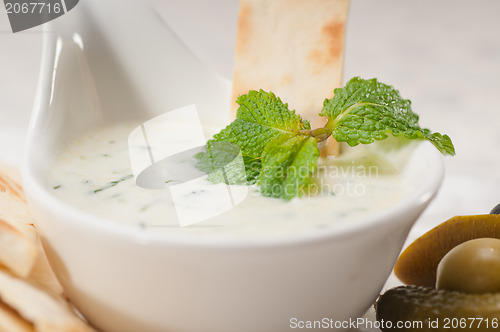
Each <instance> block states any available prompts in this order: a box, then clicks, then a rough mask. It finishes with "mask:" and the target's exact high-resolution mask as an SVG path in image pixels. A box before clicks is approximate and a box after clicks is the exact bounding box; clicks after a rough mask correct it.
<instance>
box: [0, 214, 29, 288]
mask: <svg viewBox="0 0 500 332" xmlns="http://www.w3.org/2000/svg"><path fill="white" fill-rule="evenodd" d="M37 256H38V248H37V245H36V243H35V242H34V241H33V239H30V238H28V237H27V236H25V235H24V234H23V233H22V232H20V231H19V230H18V229H16V228H14V227H13V226H12V225H10V224H8V223H6V222H5V221H3V220H2V219H0V262H1V263H3V264H4V265H5V266H6V267H8V268H9V269H10V270H11V271H12V272H13V273H15V274H16V275H18V276H20V277H23V278H26V277H28V275H29V274H30V272H31V269H32V267H33V265H34V264H35V260H36V257H37Z"/></svg>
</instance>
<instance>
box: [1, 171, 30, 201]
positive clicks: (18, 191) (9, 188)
mask: <svg viewBox="0 0 500 332" xmlns="http://www.w3.org/2000/svg"><path fill="white" fill-rule="evenodd" d="M0 191H1V192H4V193H8V194H11V195H12V196H14V197H17V198H18V199H20V200H22V201H24V202H26V198H25V197H24V192H23V190H22V188H21V186H20V185H19V184H18V183H17V182H16V181H14V180H13V179H12V178H11V177H10V176H8V175H6V174H5V173H3V172H2V173H1V174H0Z"/></svg>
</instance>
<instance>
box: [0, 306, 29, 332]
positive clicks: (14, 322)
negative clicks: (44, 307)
mask: <svg viewBox="0 0 500 332" xmlns="http://www.w3.org/2000/svg"><path fill="white" fill-rule="evenodd" d="M0 331H6V332H34V331H35V328H34V327H33V324H31V323H29V322H28V321H26V320H25V319H24V318H22V317H21V316H20V315H19V314H18V313H17V312H16V311H15V310H13V309H12V308H10V307H9V306H7V305H6V304H5V303H3V302H2V301H0Z"/></svg>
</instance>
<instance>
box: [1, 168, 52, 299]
mask: <svg viewBox="0 0 500 332" xmlns="http://www.w3.org/2000/svg"><path fill="white" fill-rule="evenodd" d="M5 169H6V168H5V167H4V166H2V165H0V170H3V172H2V171H0V264H3V265H5V267H7V268H8V269H9V270H10V271H12V273H14V274H15V275H17V276H19V277H22V278H29V279H30V280H33V281H36V282H38V283H40V284H41V285H43V286H45V287H47V288H48V289H50V290H51V291H52V292H54V293H55V294H61V293H62V287H61V285H60V284H59V282H58V281H57V278H56V276H55V275H54V272H53V271H52V269H51V267H50V265H49V263H48V261H47V258H46V256H45V253H44V251H43V248H42V246H41V244H40V240H39V238H38V235H37V233H36V230H35V227H34V225H33V218H32V217H31V214H30V212H29V208H28V205H27V203H26V200H25V198H24V193H23V191H22V189H21V187H20V186H19V184H18V183H17V182H16V181H15V180H13V177H16V174H14V175H13V176H11V173H10V172H9V175H7V174H6V173H5Z"/></svg>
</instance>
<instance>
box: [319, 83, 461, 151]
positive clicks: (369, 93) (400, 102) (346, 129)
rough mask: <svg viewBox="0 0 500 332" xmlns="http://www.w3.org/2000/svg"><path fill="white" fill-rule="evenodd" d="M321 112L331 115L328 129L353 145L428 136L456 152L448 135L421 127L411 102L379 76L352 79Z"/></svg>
mask: <svg viewBox="0 0 500 332" xmlns="http://www.w3.org/2000/svg"><path fill="white" fill-rule="evenodd" d="M320 115H322V116H326V117H327V118H328V123H327V125H326V128H327V130H329V131H330V132H331V135H332V136H333V137H334V138H335V140H337V141H338V142H347V143H348V144H349V145H350V146H355V145H358V144H360V143H362V144H368V143H372V142H373V141H374V140H382V139H385V138H387V136H388V134H392V135H394V136H401V135H404V136H405V137H407V138H410V139H425V140H428V141H430V142H431V143H432V144H434V146H435V147H436V148H437V149H438V150H439V151H440V152H441V153H444V154H450V155H454V154H455V148H454V147H453V143H452V142H451V139H450V138H449V137H448V136H447V135H441V134H439V133H431V131H430V130H429V129H422V128H420V126H419V125H418V115H417V114H415V113H413V112H412V110H411V102H410V101H409V100H407V99H403V98H402V97H401V96H400V94H399V91H398V90H396V89H394V88H393V87H392V86H390V85H386V84H383V83H380V82H378V81H377V80H376V79H371V80H364V79H362V78H359V77H354V78H352V79H351V80H350V81H349V82H348V83H347V84H346V86H345V87H344V88H339V89H335V94H334V97H333V98H331V99H327V100H325V102H324V104H323V109H322V111H321V113H320Z"/></svg>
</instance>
